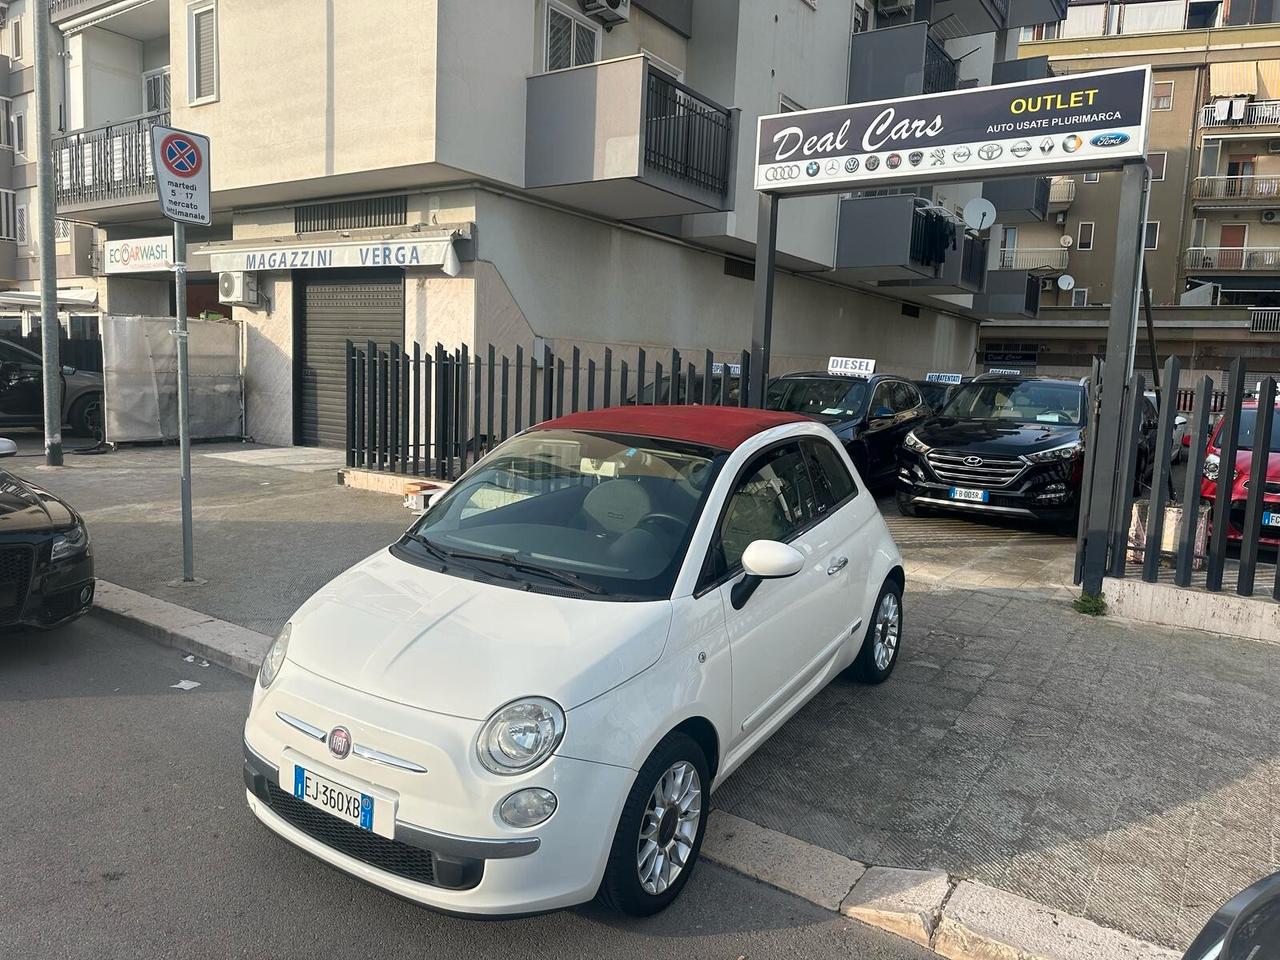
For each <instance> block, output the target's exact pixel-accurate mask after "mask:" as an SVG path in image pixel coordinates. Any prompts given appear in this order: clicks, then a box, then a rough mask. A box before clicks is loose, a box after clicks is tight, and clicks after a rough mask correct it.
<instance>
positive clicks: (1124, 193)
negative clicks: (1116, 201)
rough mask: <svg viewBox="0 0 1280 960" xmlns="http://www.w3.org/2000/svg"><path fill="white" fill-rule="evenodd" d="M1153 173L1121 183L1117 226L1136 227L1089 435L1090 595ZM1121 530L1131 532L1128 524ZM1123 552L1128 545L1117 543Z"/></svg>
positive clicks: (1120, 273)
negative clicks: (1091, 446) (1091, 447)
mask: <svg viewBox="0 0 1280 960" xmlns="http://www.w3.org/2000/svg"><path fill="white" fill-rule="evenodd" d="M1147 178H1148V171H1147V165H1146V163H1145V162H1144V161H1135V162H1132V163H1127V164H1125V166H1124V172H1123V174H1122V180H1121V182H1120V210H1119V217H1118V218H1117V219H1118V222H1119V223H1121V224H1133V229H1132V230H1125V231H1122V232H1121V233H1120V234H1119V235H1118V236H1117V238H1116V241H1117V242H1116V263H1115V274H1114V278H1113V280H1112V285H1111V310H1110V314H1109V317H1108V326H1107V362H1106V367H1105V369H1104V370H1103V374H1102V397H1101V400H1102V406H1101V407H1100V408H1099V415H1098V417H1097V418H1096V421H1095V422H1094V424H1093V432H1092V433H1091V435H1090V436H1089V437H1088V441H1087V442H1090V443H1096V444H1097V448H1096V450H1095V451H1094V460H1093V464H1094V467H1093V484H1092V485H1091V487H1090V491H1089V493H1090V495H1089V502H1088V503H1086V504H1081V509H1082V510H1085V511H1087V516H1088V526H1087V528H1086V530H1085V545H1084V561H1083V564H1082V565H1081V579H1082V586H1083V592H1084V594H1085V596H1094V597H1096V596H1098V595H1099V594H1100V593H1101V592H1102V578H1103V576H1105V574H1106V570H1107V546H1108V544H1107V538H1108V531H1110V530H1112V529H1113V528H1114V525H1113V524H1112V519H1113V512H1114V510H1116V509H1117V507H1116V500H1117V497H1116V494H1117V492H1118V490H1117V481H1118V479H1119V476H1120V474H1121V470H1120V442H1121V434H1122V433H1123V429H1124V424H1123V423H1122V420H1123V417H1122V416H1121V411H1122V410H1123V409H1124V400H1125V396H1124V394H1125V389H1126V384H1127V383H1128V382H1129V378H1130V377H1131V376H1132V374H1133V355H1134V349H1135V347H1136V346H1137V327H1138V294H1139V284H1140V282H1141V277H1142V256H1143V249H1144V247H1145V241H1146V238H1145V232H1146V219H1147V194H1148V190H1149V189H1150V188H1149V186H1148V179H1147ZM1119 527H1120V529H1126V527H1125V525H1124V524H1120V525H1119ZM1113 546H1114V549H1116V550H1123V549H1124V544H1114V545H1113Z"/></svg>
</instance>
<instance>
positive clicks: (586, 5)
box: [578, 0, 631, 27]
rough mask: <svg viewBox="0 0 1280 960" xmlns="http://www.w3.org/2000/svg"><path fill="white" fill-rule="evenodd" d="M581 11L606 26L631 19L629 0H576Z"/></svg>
mask: <svg viewBox="0 0 1280 960" xmlns="http://www.w3.org/2000/svg"><path fill="white" fill-rule="evenodd" d="M578 3H579V5H580V6H581V7H582V12H583V13H585V14H586V15H587V16H589V17H595V18H596V19H597V20H599V21H600V22H601V23H603V24H604V25H605V26H606V27H612V26H613V25H614V24H615V23H626V22H627V21H628V20H630V19H631V0H578Z"/></svg>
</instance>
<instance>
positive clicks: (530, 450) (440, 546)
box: [398, 430, 728, 600]
mask: <svg viewBox="0 0 1280 960" xmlns="http://www.w3.org/2000/svg"><path fill="white" fill-rule="evenodd" d="M727 457H728V454H727V453H725V452H724V451H722V450H716V449H713V448H711V447H704V446H698V445H694V444H687V443H680V442H677V441H674V440H660V439H654V438H651V437H633V436H621V435H614V434H600V433H587V432H582V431H576V430H534V431H531V432H529V433H525V434H522V435H520V436H518V437H513V438H512V439H511V440H508V441H507V442H506V443H504V444H502V445H501V446H500V447H498V448H497V449H496V450H494V451H493V453H491V454H490V455H489V456H487V457H485V458H484V459H483V460H481V461H480V463H478V464H477V465H476V466H475V467H474V468H473V469H472V470H471V471H469V472H468V473H467V474H466V475H465V476H464V477H463V478H462V479H461V480H460V481H458V483H456V484H455V485H454V486H453V487H452V488H451V489H450V490H449V492H448V493H447V494H446V495H445V496H444V497H443V498H441V500H440V501H439V502H438V503H437V504H436V505H435V506H434V507H432V508H431V509H430V510H429V511H428V512H427V513H426V514H425V515H424V516H423V517H422V519H421V520H419V521H418V523H417V524H416V525H414V526H413V527H412V528H411V529H410V531H409V533H408V534H407V535H406V537H405V539H404V540H402V541H401V543H400V544H399V545H398V548H399V550H400V551H401V552H402V555H403V554H410V555H411V556H412V558H413V559H414V560H415V562H425V563H430V564H434V565H438V566H440V567H441V568H442V569H443V570H444V571H445V572H447V573H451V574H458V575H461V576H471V575H474V574H476V573H481V574H484V575H485V576H486V577H491V578H493V579H494V580H496V581H498V582H502V581H510V582H511V583H512V585H513V586H518V587H519V588H520V589H540V590H545V589H549V590H551V591H552V592H556V593H562V592H565V591H568V592H570V593H575V592H576V593H581V594H582V595H584V596H594V597H598V598H600V599H606V600H656V599H660V598H664V597H669V596H670V595H671V590H672V588H673V587H674V585H675V579H676V576H677V574H678V573H679V570H680V564H681V562H682V561H683V559H684V554H685V550H686V549H687V547H688V545H689V540H690V538H691V537H692V535H693V528H694V527H695V525H696V524H697V519H698V517H699V515H700V514H701V512H702V505H703V501H704V500H705V498H706V495H707V492H708V490H710V488H711V484H712V482H713V481H714V480H715V477H716V474H717V473H718V472H719V470H720V467H721V465H722V464H723V463H724V461H725V459H726V458H727Z"/></svg>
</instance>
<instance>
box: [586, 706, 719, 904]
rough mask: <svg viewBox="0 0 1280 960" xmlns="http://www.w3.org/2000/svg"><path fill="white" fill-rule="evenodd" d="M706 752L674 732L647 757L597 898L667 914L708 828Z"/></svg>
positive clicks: (624, 809)
mask: <svg viewBox="0 0 1280 960" xmlns="http://www.w3.org/2000/svg"><path fill="white" fill-rule="evenodd" d="M710 787H711V773H710V770H709V768H708V766H707V757H706V754H704V753H703V752H702V748H701V747H700V746H698V744H697V741H695V740H694V739H693V738H692V737H690V736H688V735H687V734H684V733H680V732H679V731H673V732H672V733H669V734H667V735H666V737H664V738H663V740H662V742H661V743H659V744H658V745H657V746H656V747H654V749H653V753H651V754H649V759H648V760H646V761H645V762H644V766H642V767H641V768H640V772H639V773H637V774H636V779H635V782H634V783H633V784H632V786H631V792H630V793H629V794H628V795H627V802H626V803H625V804H623V807H622V815H621V816H620V817H619V818H618V829H617V830H616V831H615V833H614V837H613V846H612V847H611V848H610V850H609V862H608V865H607V866H606V867H605V872H604V880H603V881H601V883H600V891H599V892H598V893H597V894H596V898H597V899H598V900H599V901H600V902H601V903H603V904H604V905H605V906H607V907H609V908H611V909H613V910H616V911H618V912H619V913H625V914H629V915H630V916H633V917H647V916H651V915H653V914H655V913H657V912H658V911H660V910H665V909H666V908H667V907H668V906H670V905H671V902H672V901H673V900H675V898H676V897H678V896H679V895H680V891H681V890H683V889H684V885H685V884H686V883H687V882H688V881H689V875H690V874H691V873H692V872H693V868H694V866H695V865H696V864H697V862H698V853H699V851H701V849H702V837H703V835H704V834H705V833H706V828H707V800H708V798H709V797H710V793H709V790H710Z"/></svg>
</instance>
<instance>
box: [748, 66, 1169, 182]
mask: <svg viewBox="0 0 1280 960" xmlns="http://www.w3.org/2000/svg"><path fill="white" fill-rule="evenodd" d="M1150 91H1151V68H1150V67H1149V66H1141V67H1126V68H1123V69H1119V70H1099V71H1096V72H1093V73H1077V74H1072V75H1070V76H1065V77H1053V78H1050V79H1047V80H1029V81H1025V82H1023V83H1009V84H1001V85H999V86H994V87H981V88H979V89H975V90H954V91H951V92H949V93H938V94H926V95H925V96H920V97H905V98H903V99H899V100H880V101H876V102H873V103H856V104H848V105H845V106H839V107H823V108H820V109H817V110H802V111H798V112H794V113H781V114H775V115H773V116H768V117H761V118H760V120H759V124H758V126H757V140H756V158H757V159H756V177H755V185H756V189H757V190H764V191H769V192H771V193H823V192H829V191H831V190H833V189H840V188H846V187H864V186H875V185H883V184H887V183H893V182H895V181H911V180H916V181H921V180H923V181H930V182H932V181H942V180H986V179H991V178H992V177H996V176H1018V175H1020V174H1030V175H1035V174H1036V173H1037V172H1038V171H1043V172H1072V171H1078V170H1089V169H1101V168H1105V167H1115V166H1119V165H1120V163H1121V162H1123V161H1125V160H1132V159H1135V158H1142V157H1145V156H1146V155H1147V114H1148V110H1149V102H1148V101H1149V98H1150Z"/></svg>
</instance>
